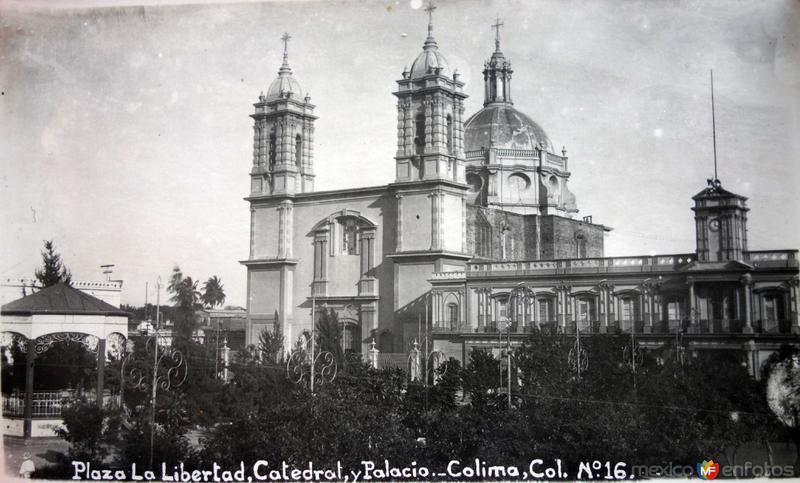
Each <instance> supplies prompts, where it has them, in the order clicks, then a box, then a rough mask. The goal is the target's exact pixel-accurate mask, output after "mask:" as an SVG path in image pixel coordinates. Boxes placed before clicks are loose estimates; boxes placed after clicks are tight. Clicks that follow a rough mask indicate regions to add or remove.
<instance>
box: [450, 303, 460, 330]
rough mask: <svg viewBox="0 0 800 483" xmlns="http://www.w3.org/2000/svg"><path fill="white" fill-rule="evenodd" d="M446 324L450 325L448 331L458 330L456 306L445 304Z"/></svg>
mask: <svg viewBox="0 0 800 483" xmlns="http://www.w3.org/2000/svg"><path fill="white" fill-rule="evenodd" d="M447 322H448V323H449V324H450V330H456V329H458V304H455V303H449V304H447Z"/></svg>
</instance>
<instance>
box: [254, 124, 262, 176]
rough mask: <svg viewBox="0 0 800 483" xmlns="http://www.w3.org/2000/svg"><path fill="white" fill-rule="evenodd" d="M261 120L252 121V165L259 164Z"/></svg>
mask: <svg viewBox="0 0 800 483" xmlns="http://www.w3.org/2000/svg"><path fill="white" fill-rule="evenodd" d="M260 148H261V121H255V123H253V167H256V166H261V153H260Z"/></svg>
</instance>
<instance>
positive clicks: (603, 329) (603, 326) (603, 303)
mask: <svg viewBox="0 0 800 483" xmlns="http://www.w3.org/2000/svg"><path fill="white" fill-rule="evenodd" d="M599 289H600V304H599V306H598V307H597V310H602V311H603V314H602V316H601V317H600V333H601V334H605V333H607V332H608V287H606V285H605V284H601V285H600V286H599ZM598 315H600V314H598Z"/></svg>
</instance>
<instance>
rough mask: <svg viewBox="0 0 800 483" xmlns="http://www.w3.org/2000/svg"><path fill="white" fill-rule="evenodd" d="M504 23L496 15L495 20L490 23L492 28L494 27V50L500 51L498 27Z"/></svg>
mask: <svg viewBox="0 0 800 483" xmlns="http://www.w3.org/2000/svg"><path fill="white" fill-rule="evenodd" d="M503 25H504V24H503V22H501V21H500V17H499V16H498V17H497V22H496V23H494V24H492V28H493V29H495V33H494V50H495V52H500V27H502V26H503Z"/></svg>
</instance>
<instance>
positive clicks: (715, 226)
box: [708, 218, 719, 231]
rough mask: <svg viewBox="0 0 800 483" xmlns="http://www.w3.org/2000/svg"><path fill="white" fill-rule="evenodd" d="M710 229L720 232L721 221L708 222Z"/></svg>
mask: <svg viewBox="0 0 800 483" xmlns="http://www.w3.org/2000/svg"><path fill="white" fill-rule="evenodd" d="M708 227H709V228H711V229H712V230H714V231H717V230H719V220H718V219H716V218H714V219H712V220H711V221H710V222H708Z"/></svg>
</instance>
